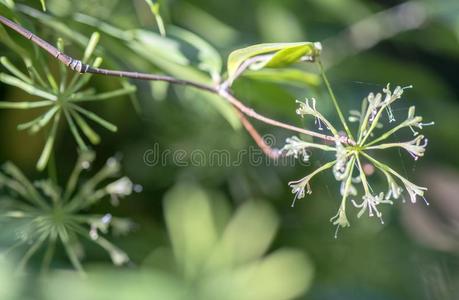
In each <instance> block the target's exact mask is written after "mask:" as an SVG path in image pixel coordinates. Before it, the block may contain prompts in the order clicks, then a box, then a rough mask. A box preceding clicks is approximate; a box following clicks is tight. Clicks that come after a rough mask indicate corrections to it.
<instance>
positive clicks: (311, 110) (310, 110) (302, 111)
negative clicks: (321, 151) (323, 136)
mask: <svg viewBox="0 0 459 300" xmlns="http://www.w3.org/2000/svg"><path fill="white" fill-rule="evenodd" d="M296 102H297V103H299V104H300V107H299V108H298V109H297V110H296V113H297V114H298V115H300V116H301V117H302V118H303V117H304V116H305V115H312V116H314V118H315V120H314V123H315V124H316V125H318V126H319V130H323V127H322V118H323V116H322V115H321V114H320V113H319V112H318V111H317V109H316V99H315V98H311V105H310V104H309V99H308V98H306V100H305V102H301V101H298V100H297V101H296Z"/></svg>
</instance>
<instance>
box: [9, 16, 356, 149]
mask: <svg viewBox="0 0 459 300" xmlns="http://www.w3.org/2000/svg"><path fill="white" fill-rule="evenodd" d="M0 23H2V24H4V25H5V26H7V27H9V28H11V29H12V30H14V31H16V32H17V33H19V34H20V35H22V36H24V37H25V38H26V39H28V40H30V41H32V42H33V43H35V44H36V45H37V46H39V47H40V48H42V49H43V50H45V51H46V52H48V53H49V54H51V55H52V56H53V57H54V58H56V59H57V60H59V61H60V62H61V63H63V64H64V65H66V66H67V67H69V68H70V69H71V70H73V71H75V72H78V73H81V74H84V73H92V74H98V75H105V76H115V77H124V78H132V79H140V80H149V81H165V82H169V83H172V84H179V85H186V86H191V87H194V88H197V89H200V90H203V91H207V92H210V93H213V94H217V95H220V96H221V97H222V98H224V99H225V100H227V101H228V102H229V103H231V104H232V105H233V107H234V108H235V109H236V110H237V112H238V115H239V118H240V119H241V123H242V124H243V126H244V128H245V129H246V130H247V132H248V133H249V134H250V136H251V137H252V138H253V139H254V141H255V143H256V144H257V145H258V146H259V147H260V148H261V149H262V150H263V152H264V153H265V154H266V155H267V156H269V157H271V158H278V156H279V154H278V151H276V150H274V149H272V148H271V147H270V146H269V145H267V144H266V143H265V142H264V140H263V138H262V137H261V136H260V134H259V133H258V132H257V130H256V129H255V128H254V127H253V126H252V124H251V123H250V122H249V120H247V118H245V116H244V115H247V116H249V117H251V118H254V119H256V120H258V121H261V122H263V123H266V124H270V125H272V126H275V127H280V128H284V129H288V130H291V131H295V132H298V133H302V134H306V135H309V136H313V137H317V138H320V139H323V140H326V141H333V142H336V141H340V142H342V143H344V144H351V145H352V144H354V142H353V141H352V140H351V139H349V138H347V137H346V136H340V137H335V136H329V135H325V134H321V133H317V132H314V131H310V130H307V129H303V128H299V127H296V126H293V125H289V124H285V123H282V122H280V121H276V120H274V119H271V118H268V117H265V116H263V115H260V114H259V113H257V112H256V111H254V110H253V109H252V108H249V107H247V106H245V105H244V104H243V103H242V102H241V101H239V100H238V99H236V98H235V97H234V96H233V95H232V93H231V92H230V91H229V90H228V87H226V86H217V87H215V86H211V85H207V84H203V83H199V82H195V81H190V80H183V79H178V78H174V77H170V76H162V75H156V74H148V73H140V72H129V71H118V70H108V69H102V68H96V67H94V66H90V65H88V64H85V63H83V62H81V61H80V60H77V59H74V58H72V57H70V56H68V55H66V54H65V53H62V52H61V51H59V50H58V49H57V48H56V47H54V46H53V45H51V44H50V43H48V42H46V41H45V40H43V39H41V38H40V37H38V36H37V35H35V34H33V33H32V32H30V31H28V30H27V29H25V28H23V27H22V26H20V25H19V24H16V23H14V22H12V21H10V20H9V19H7V18H5V17H3V16H0Z"/></svg>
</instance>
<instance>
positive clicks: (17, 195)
mask: <svg viewBox="0 0 459 300" xmlns="http://www.w3.org/2000/svg"><path fill="white" fill-rule="evenodd" d="M94 158H95V155H94V154H93V153H92V152H84V153H82V154H81V155H80V157H79V159H78V161H77V163H76V165H75V167H74V169H73V171H72V173H71V175H70V177H69V180H68V181H67V184H66V185H65V189H63V190H62V189H61V188H59V187H58V186H57V185H56V183H55V182H54V181H53V180H51V179H47V180H43V181H37V182H34V183H32V182H31V181H29V180H28V179H27V178H26V177H25V176H24V175H23V174H22V172H21V171H20V170H19V169H18V168H17V167H16V166H14V165H13V164H11V163H6V164H5V165H4V166H3V172H0V187H3V188H4V189H5V190H6V191H7V192H8V194H9V197H8V199H9V200H8V201H6V200H7V199H3V200H5V201H2V209H1V211H2V214H1V215H0V221H3V220H7V221H8V222H7V224H8V225H10V226H12V228H13V231H14V233H15V237H14V239H15V244H14V245H13V246H12V248H10V250H12V249H14V248H17V247H20V246H27V249H28V250H27V251H26V253H25V255H24V256H23V259H22V260H21V262H20V265H19V267H20V269H21V268H23V267H25V265H26V264H27V262H28V260H29V259H30V258H31V257H32V256H33V255H34V254H36V253H37V252H38V250H40V248H42V247H44V248H46V252H45V255H44V257H43V265H44V266H45V267H48V266H49V264H50V263H51V260H52V257H53V254H54V250H55V247H56V244H57V242H60V243H61V244H62V245H63V246H64V249H65V251H66V253H67V255H68V257H69V259H70V261H71V262H72V264H73V266H74V267H75V268H76V269H77V270H80V271H81V270H82V267H81V263H80V260H81V258H82V256H83V255H84V252H83V248H82V246H81V243H80V238H85V239H87V240H89V241H92V242H94V243H96V244H97V245H99V246H101V247H102V248H103V249H105V250H106V251H107V252H108V254H109V255H110V257H111V259H112V261H113V263H114V264H115V265H122V264H125V263H127V262H128V261H129V258H128V256H127V255H126V254H125V253H124V252H123V251H122V250H120V249H119V248H118V247H116V246H115V245H113V244H112V243H110V242H109V241H108V240H107V239H105V238H104V237H103V236H101V234H106V233H108V230H109V229H112V231H113V233H114V234H123V233H127V232H128V231H129V230H130V229H131V227H132V224H131V222H130V221H129V220H126V219H122V218H115V217H113V216H112V215H111V214H108V213H107V214H103V215H93V214H85V213H83V211H85V210H87V209H88V208H89V207H91V206H93V205H95V204H97V203H98V202H100V201H101V200H102V199H104V198H106V197H108V196H110V197H111V198H112V199H116V200H118V199H120V198H122V197H125V196H129V195H130V194H131V193H132V192H134V191H135V192H140V191H141V186H138V185H135V184H133V183H132V182H131V180H129V179H128V178H127V177H123V178H121V179H118V180H115V181H113V182H111V183H108V184H106V185H105V186H104V185H103V186H102V187H101V184H103V183H104V182H106V181H107V180H109V179H110V178H113V177H116V176H117V175H118V173H119V172H120V163H119V161H118V160H117V159H115V158H110V159H109V160H108V161H107V163H106V164H105V165H104V167H103V168H102V169H101V170H100V171H99V172H97V173H96V174H95V175H94V176H93V177H91V178H90V179H88V180H86V181H85V182H84V183H82V184H80V185H78V183H79V177H80V175H81V173H82V172H83V171H84V170H87V169H89V168H90V167H91V163H92V162H93V160H94ZM8 252H9V251H8V250H7V251H6V252H4V253H3V254H5V253H8ZM0 254H1V253H0Z"/></svg>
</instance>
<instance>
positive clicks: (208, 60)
mask: <svg viewBox="0 0 459 300" xmlns="http://www.w3.org/2000/svg"><path fill="white" fill-rule="evenodd" d="M170 33H171V35H172V36H174V37H177V38H179V39H181V40H183V41H185V42H187V43H189V44H190V45H192V46H193V47H194V48H196V49H197V50H198V52H199V53H198V59H199V62H200V63H199V65H198V68H199V69H201V70H203V71H205V72H208V73H210V75H211V77H212V78H218V77H219V76H220V73H221V71H222V66H223V61H222V58H221V56H220V54H219V53H218V51H217V50H216V49H215V48H214V47H213V46H212V45H210V44H209V43H208V42H207V41H205V40H204V39H202V38H200V37H199V36H197V35H196V34H194V33H192V32H190V31H187V30H184V29H181V28H178V27H172V28H171V31H170Z"/></svg>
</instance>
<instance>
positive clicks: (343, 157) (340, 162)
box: [333, 142, 349, 181]
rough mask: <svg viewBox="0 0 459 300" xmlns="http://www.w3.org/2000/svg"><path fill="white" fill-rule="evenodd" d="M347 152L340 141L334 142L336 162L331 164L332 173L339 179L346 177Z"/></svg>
mask: <svg viewBox="0 0 459 300" xmlns="http://www.w3.org/2000/svg"><path fill="white" fill-rule="evenodd" d="M348 157H349V155H348V152H347V151H346V148H345V147H344V146H343V144H341V143H340V142H336V164H335V165H334V166H333V175H335V178H336V180H338V181H341V180H343V179H344V178H345V177H346V174H347V169H348V163H349V161H348Z"/></svg>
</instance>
